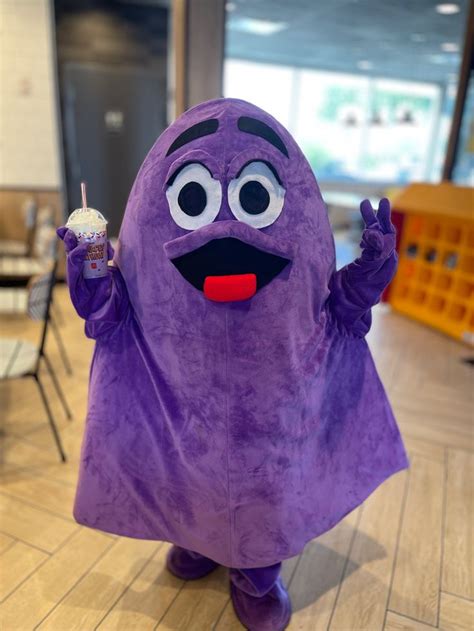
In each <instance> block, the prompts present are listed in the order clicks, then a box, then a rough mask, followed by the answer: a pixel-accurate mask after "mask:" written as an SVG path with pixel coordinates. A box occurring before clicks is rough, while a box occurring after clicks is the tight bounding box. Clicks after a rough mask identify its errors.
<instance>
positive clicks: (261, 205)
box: [239, 180, 270, 215]
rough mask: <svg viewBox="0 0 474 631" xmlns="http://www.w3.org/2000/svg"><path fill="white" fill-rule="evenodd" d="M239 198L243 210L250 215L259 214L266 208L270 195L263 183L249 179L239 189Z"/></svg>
mask: <svg viewBox="0 0 474 631" xmlns="http://www.w3.org/2000/svg"><path fill="white" fill-rule="evenodd" d="M239 200H240V205H241V206H242V208H243V209H244V210H245V212H247V213H249V214H250V215H260V213H263V212H265V211H266V210H267V208H268V204H269V203H270V195H269V194H268V191H267V189H266V188H265V187H264V186H263V184H260V182H257V181H256V180H250V181H249V182H245V184H244V185H243V186H242V188H241V189H240V193H239Z"/></svg>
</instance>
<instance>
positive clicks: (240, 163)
mask: <svg viewBox="0 0 474 631" xmlns="http://www.w3.org/2000/svg"><path fill="white" fill-rule="evenodd" d="M119 241H120V245H119V253H118V257H117V263H118V265H119V266H120V267H121V269H122V273H123V275H124V276H125V279H126V282H127V287H128V289H129V293H130V297H131V299H132V302H133V303H134V305H135V307H136V310H137V311H138V312H139V313H145V311H146V309H153V305H154V304H156V303H159V302H160V301H168V300H171V301H173V302H174V303H175V308H176V309H185V308H188V307H191V308H195V309H196V310H197V311H198V312H201V313H203V310H205V311H206V310H208V309H210V308H214V309H216V308H222V307H223V306H225V307H227V308H240V309H242V308H249V307H250V303H251V304H252V308H256V307H257V306H258V305H261V306H262V308H265V309H271V310H273V311H279V310H281V309H286V308H288V307H290V306H292V305H294V304H296V303H298V301H303V302H305V301H306V303H308V301H309V302H310V303H311V308H312V309H313V310H314V314H315V318H316V319H317V317H318V313H319V310H320V309H321V306H322V305H323V304H324V301H325V299H326V297H327V284H328V278H329V276H330V274H331V273H332V271H333V268H334V245H333V239H332V235H331V231H330V227H329V222H328V218H327V211H326V208H325V205H324V203H323V201H322V198H321V194H320V191H319V188H318V185H317V182H316V179H315V177H314V174H313V172H312V170H311V168H310V166H309V164H308V162H307V160H306V159H305V157H304V156H303V154H302V152H301V150H300V149H299V147H298V145H297V144H296V142H295V141H294V139H293V138H292V137H291V135H290V134H289V133H288V131H287V130H286V129H285V128H284V127H282V125H280V124H279V123H278V122H277V121H276V120H275V119H274V118H273V117H272V116H270V115H269V114H267V113H266V112H264V111H262V110H261V109H259V108H257V107H255V106H253V105H251V104H250V103H247V102H244V101H240V100H236V99H218V100H215V101H209V102H206V103H202V104H201V105H198V106H197V107H194V108H193V109H191V110H189V111H187V112H186V113H184V114H183V115H182V116H181V117H180V118H179V119H178V120H176V121H175V122H174V123H173V124H172V125H171V126H170V127H169V128H168V129H167V130H166V131H165V132H164V133H163V134H162V135H161V136H160V138H159V139H158V140H157V142H156V143H155V145H154V146H153V147H152V149H151V151H150V152H149V154H148V156H147V158H146V159H145V162H144V163H143V166H142V168H141V169H140V172H139V174H138V176H137V179H136V181H135V184H134V186H133V189H132V192H131V194H130V198H129V202H128V205H127V210H126V214H125V218H124V222H123V225H122V230H121V233H120V239H119ZM178 303H180V304H178ZM234 303H235V304H234ZM147 305H148V306H147ZM204 305H205V306H204ZM239 305H240V306H239ZM244 305H246V307H245V306H244Z"/></svg>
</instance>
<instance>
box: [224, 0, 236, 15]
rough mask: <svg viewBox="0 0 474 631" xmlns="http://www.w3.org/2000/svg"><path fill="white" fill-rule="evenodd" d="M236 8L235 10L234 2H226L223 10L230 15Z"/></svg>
mask: <svg viewBox="0 0 474 631" xmlns="http://www.w3.org/2000/svg"><path fill="white" fill-rule="evenodd" d="M236 8H237V5H236V4H235V2H226V5H225V10H226V11H228V12H229V13H232V11H235V10H236Z"/></svg>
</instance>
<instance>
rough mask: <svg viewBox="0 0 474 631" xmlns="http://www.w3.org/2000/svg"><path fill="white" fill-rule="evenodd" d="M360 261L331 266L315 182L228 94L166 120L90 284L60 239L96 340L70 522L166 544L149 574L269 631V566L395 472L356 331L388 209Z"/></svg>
mask: <svg viewBox="0 0 474 631" xmlns="http://www.w3.org/2000/svg"><path fill="white" fill-rule="evenodd" d="M361 212H362V215H363V219H364V221H365V224H366V229H365V231H364V233H363V237H362V243H361V245H362V255H361V257H360V258H359V259H357V260H356V261H354V262H353V263H351V264H350V265H348V266H347V267H345V268H343V269H341V270H339V271H338V272H336V271H335V255H334V242H333V238H332V234H331V230H330V226H329V221H328V216H327V212H326V208H325V205H324V202H323V200H322V197H321V193H320V191H319V188H318V185H317V182H316V180H315V178H314V175H313V173H312V171H311V168H310V166H309V164H308V162H307V161H306V159H305V157H304V156H303V154H302V152H301V150H300V149H299V147H298V146H297V144H296V143H295V141H294V140H293V138H292V137H291V136H290V134H289V133H288V132H287V131H286V130H285V129H284V128H283V127H282V126H281V125H280V124H279V123H278V122H277V121H276V120H275V119H273V118H272V117H271V116H270V115H269V114H267V113H265V112H263V111H262V110H260V109H259V108H257V107H255V106H253V105H250V104H249V103H246V102H244V101H239V100H235V99H219V100H215V101H209V102H207V103H203V104H201V105H198V106H197V107H194V108H193V109H191V110H189V111H188V112H186V113H185V114H183V115H182V116H181V117H180V118H179V119H178V120H177V121H176V122H174V123H173V124H172V125H171V126H170V127H169V128H168V129H167V130H166V131H165V132H164V133H163V134H162V135H161V137H160V138H159V139H158V141H157V142H156V144H155V145H154V146H153V148H152V149H151V151H150V153H149V154H148V156H147V158H146V160H145V162H144V163H143V166H142V168H141V169H140V172H139V174H138V176H137V179H136V181H135V184H134V186H133V189H132V191H131V194H130V198H129V201H128V205H127V209H126V213H125V217H124V220H123V224H122V228H121V231H120V237H119V245H118V249H117V252H116V254H115V256H114V264H113V266H110V267H109V275H108V277H105V278H100V279H92V280H86V279H84V278H83V277H82V262H83V260H84V257H85V248H86V247H87V246H84V245H78V244H77V241H76V238H75V236H74V233H72V232H71V231H69V230H66V229H65V228H60V229H59V230H58V234H59V235H60V237H61V238H62V239H63V240H64V243H65V246H66V250H67V252H68V284H69V289H70V293H71V298H72V301H73V303H74V306H75V308H76V310H77V312H78V313H79V315H80V316H81V317H82V318H84V319H85V320H86V334H87V335H88V336H89V337H92V338H94V339H95V340H96V347H95V352H94V358H93V361H92V369H91V378H90V394H89V410H88V416H87V424H86V433H85V439H84V443H83V449H82V457H81V471H80V479H79V485H78V490H77V496H76V503H75V510H74V514H75V518H76V519H77V521H78V522H80V523H81V524H85V525H87V526H90V527H91V528H98V529H101V530H104V531H107V532H112V533H116V534H119V535H125V536H128V537H138V538H144V539H159V540H165V541H170V542H172V543H173V547H172V548H171V549H170V553H169V556H168V569H169V570H170V571H171V572H173V573H174V574H176V575H177V576H179V577H181V578H184V579H196V578H200V577H202V576H204V575H205V574H207V573H209V572H210V571H212V570H213V569H214V568H215V567H216V566H217V565H218V564H221V565H224V566H227V567H228V568H230V580H231V593H232V600H233V603H234V607H235V610H236V613H237V615H238V617H239V618H240V620H241V621H242V623H243V624H244V625H245V626H246V627H247V628H248V629H251V630H252V631H266V630H269V631H270V630H271V631H278V630H280V629H284V628H285V626H286V625H287V624H288V621H289V619H290V614H291V606H290V601H289V598H288V594H287V592H286V590H285V588H284V586H283V583H282V581H281V578H279V571H280V567H281V562H282V561H283V560H284V559H286V558H288V557H291V556H294V555H297V554H299V553H300V552H301V551H302V549H303V547H304V545H305V544H306V543H307V542H308V541H309V540H310V539H313V538H314V537H317V536H318V535H319V534H321V533H323V532H324V531H326V530H328V529H329V528H332V527H333V526H334V525H335V524H336V523H337V522H338V521H339V520H341V519H342V518H343V517H344V515H346V514H347V513H348V512H350V511H351V510H352V509H354V508H355V507H356V506H357V505H358V504H360V503H361V502H362V501H363V500H364V499H365V498H366V497H367V496H368V495H369V494H370V493H371V492H372V491H373V490H374V489H375V488H376V487H377V486H378V485H379V484H381V482H383V481H384V480H385V479H386V478H387V477H388V476H390V475H392V474H393V473H395V472H397V471H399V470H400V469H403V468H405V467H406V466H407V458H406V454H405V450H404V448H403V444H402V441H401V438H400V434H399V431H398V429H397V426H396V423H395V420H394V418H393V414H392V411H391V409H390V405H389V403H388V401H387V397H386V395H385V392H384V389H383V386H382V384H381V382H380V380H379V378H378V376H377V372H376V369H375V367H374V363H373V360H372V357H371V355H370V352H369V349H368V347H367V343H366V341H365V340H364V336H365V335H366V333H367V331H368V330H369V328H370V323H371V314H370V309H371V307H372V306H373V305H374V304H376V303H377V302H378V300H379V298H380V295H381V293H382V291H383V289H384V288H385V286H386V285H387V283H388V282H389V281H390V279H391V278H392V276H393V274H394V271H395V269H396V260H397V259H396V253H395V251H394V246H395V234H394V229H393V226H392V225H391V223H390V208H389V204H388V201H387V200H382V201H381V203H380V206H379V210H378V213H377V214H375V213H374V211H373V210H372V208H371V206H370V203H369V202H368V201H365V202H363V203H362V205H361Z"/></svg>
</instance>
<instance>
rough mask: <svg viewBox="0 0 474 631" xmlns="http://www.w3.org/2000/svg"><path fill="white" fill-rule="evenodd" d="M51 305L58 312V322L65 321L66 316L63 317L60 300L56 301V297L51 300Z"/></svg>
mask: <svg viewBox="0 0 474 631" xmlns="http://www.w3.org/2000/svg"><path fill="white" fill-rule="evenodd" d="M51 306H52V309H53V311H54V312H55V314H56V319H57V321H58V324H59V325H61V324H63V323H64V318H63V312H62V309H61V307H60V306H59V303H58V302H55V301H54V299H53V300H52V301H51Z"/></svg>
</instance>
